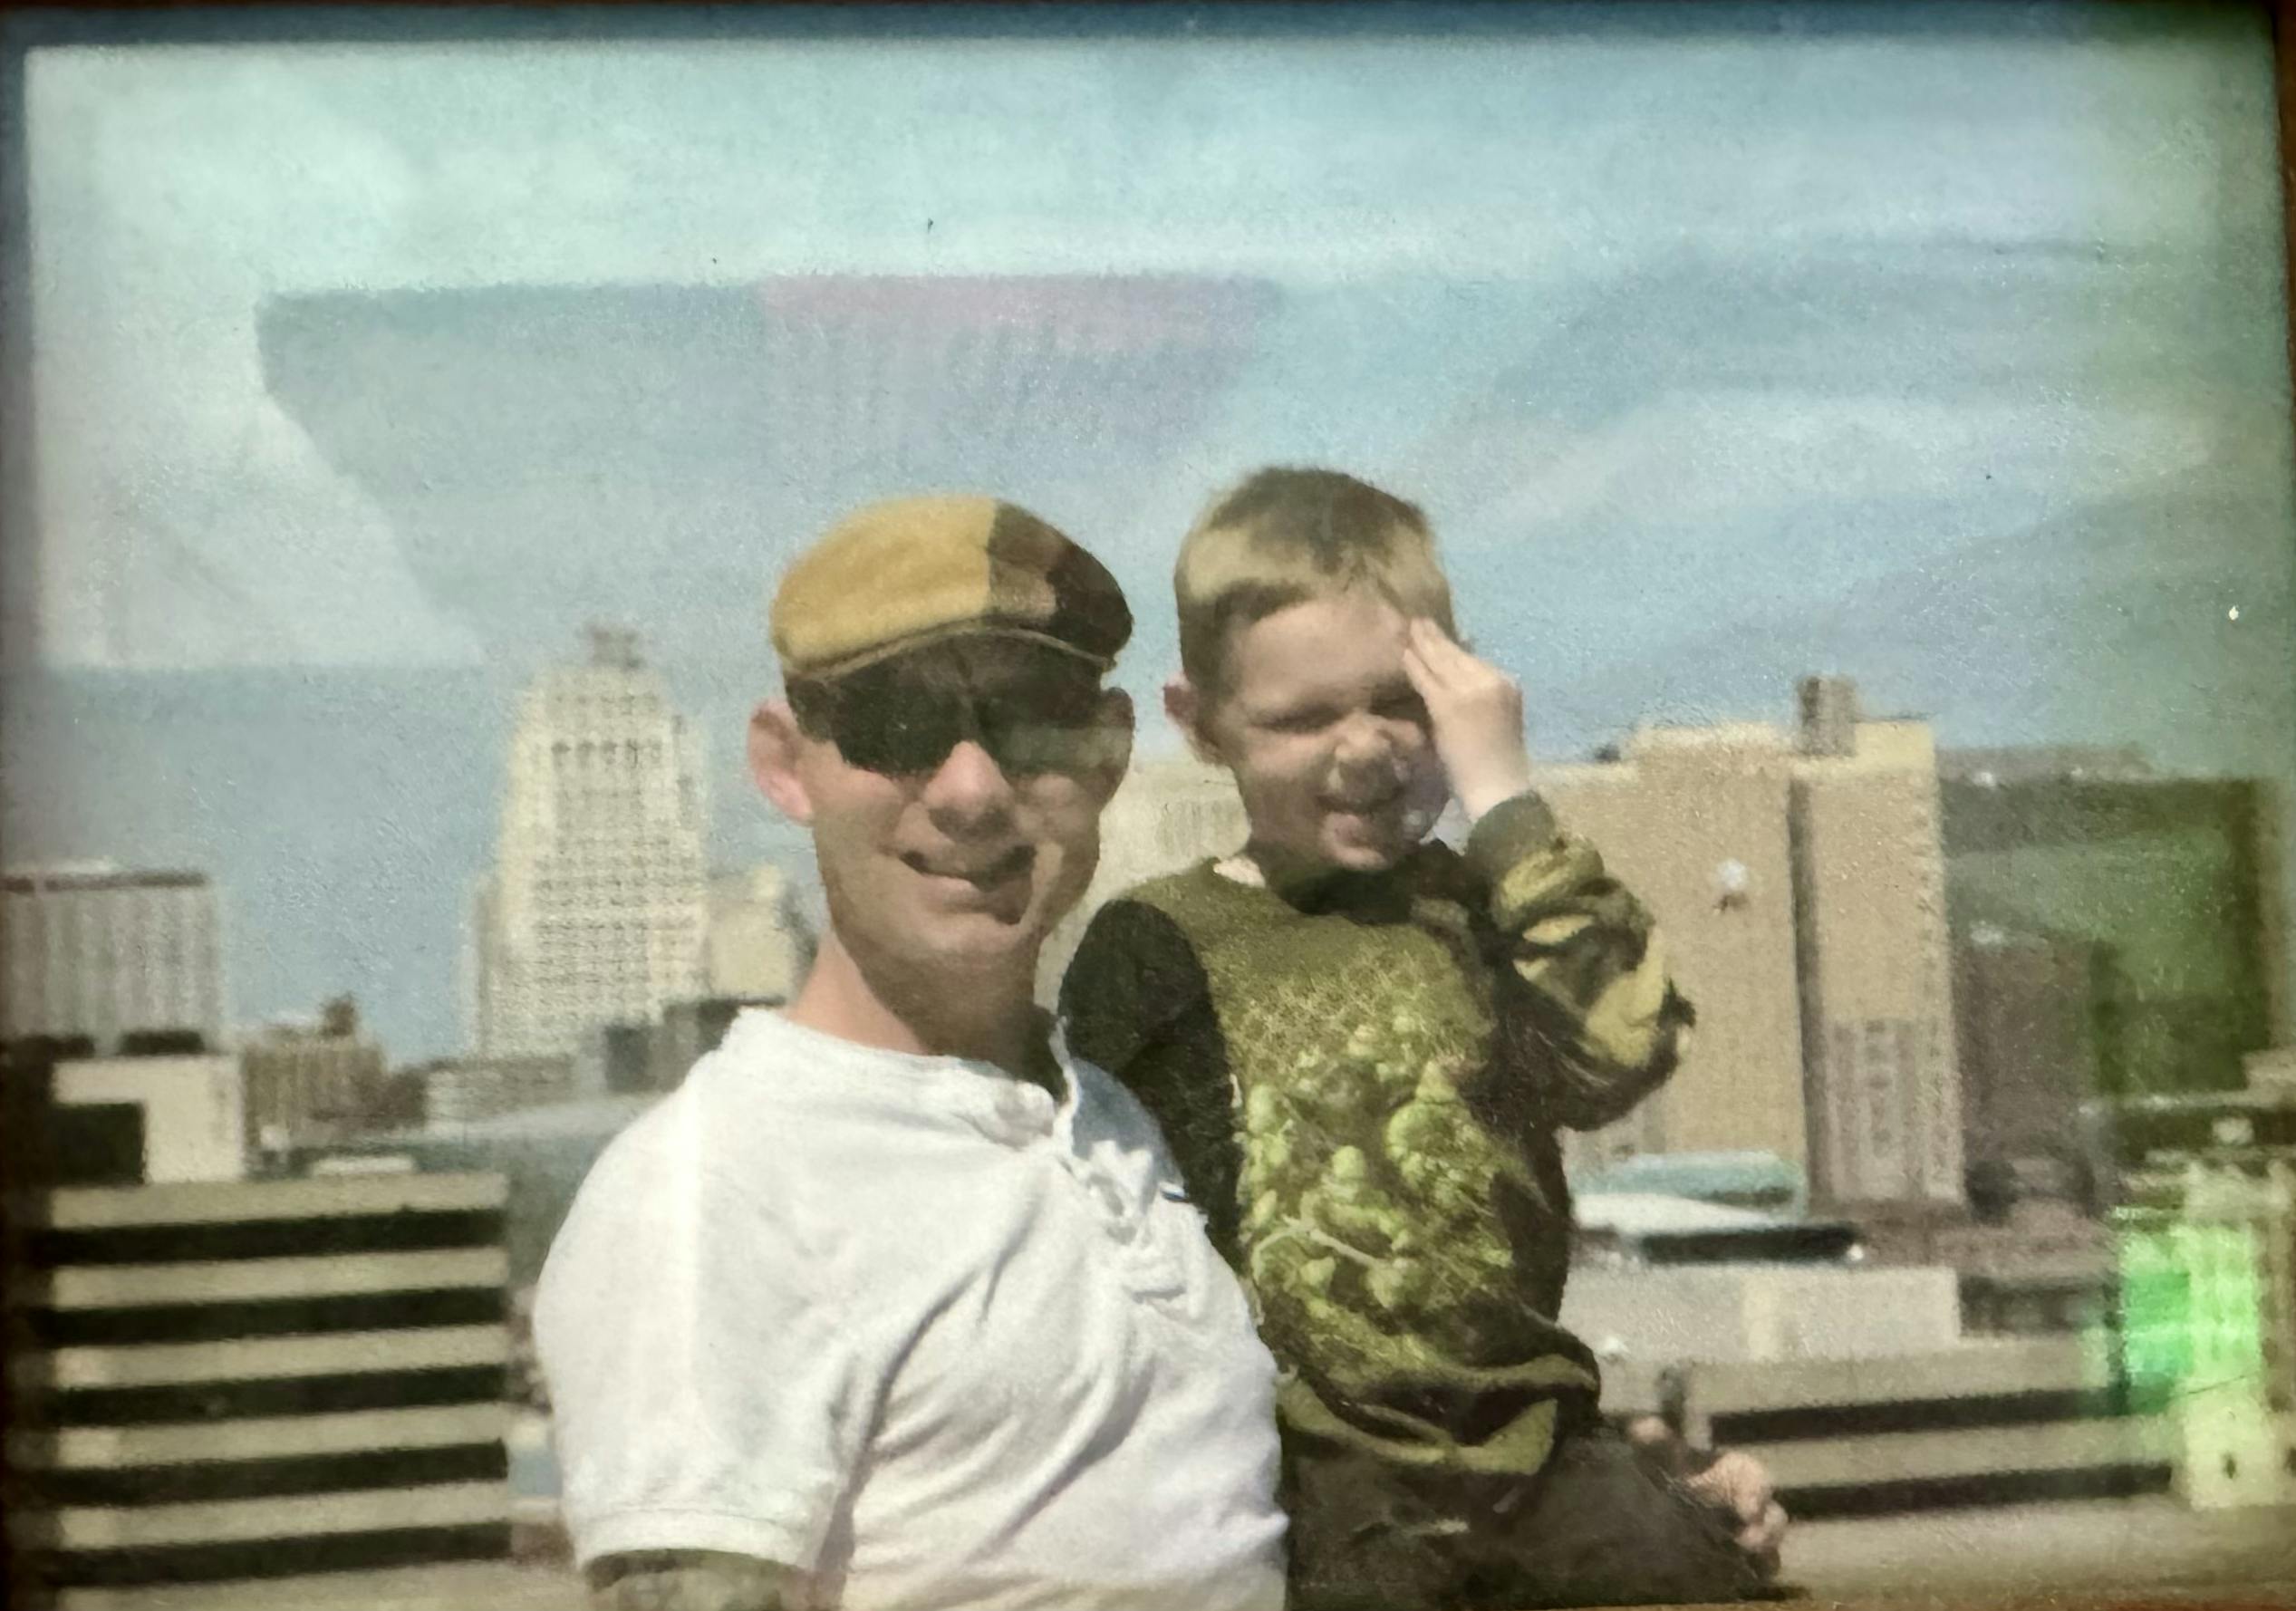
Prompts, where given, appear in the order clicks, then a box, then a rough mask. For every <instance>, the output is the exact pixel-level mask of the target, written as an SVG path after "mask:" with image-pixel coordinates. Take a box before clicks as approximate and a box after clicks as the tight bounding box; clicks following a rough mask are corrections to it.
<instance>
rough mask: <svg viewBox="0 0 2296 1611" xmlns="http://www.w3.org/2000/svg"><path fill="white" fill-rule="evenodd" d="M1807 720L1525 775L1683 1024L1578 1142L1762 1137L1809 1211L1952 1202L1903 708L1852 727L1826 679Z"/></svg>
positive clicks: (1660, 739)
mask: <svg viewBox="0 0 2296 1611" xmlns="http://www.w3.org/2000/svg"><path fill="white" fill-rule="evenodd" d="M1803 702H1804V711H1803V720H1802V723H1801V725H1800V727H1799V729H1798V730H1797V731H1794V732H1791V733H1789V732H1787V731H1785V730H1783V729H1781V728H1776V727H1773V726H1770V725H1769V724H1765V723H1746V724H1738V725H1732V726H1722V727H1714V728H1645V729H1643V730H1641V731H1639V732H1637V733H1636V734H1635V735H1634V737H1633V738H1631V739H1630V740H1629V741H1628V743H1627V744H1626V747H1625V748H1624V751H1623V753H1622V754H1621V756H1620V757H1619V758H1618V759H1617V760H1616V761H1606V762H1598V763H1595V764H1591V765H1586V766H1569V767H1550V768H1547V769H1545V770H1543V771H1542V772H1541V774H1540V779H1539V782H1540V787H1541V788H1542V789H1543V790H1545V792H1546V793H1547V795H1548V798H1549V799H1550V800H1552V801H1553V802H1554V804H1555V805H1556V808H1557V809H1558V811H1559V812H1560V813H1561V814H1562V815H1564V817H1565V818H1566V819H1567V820H1568V822H1569V823H1570V824H1571V825H1572V826H1573V828H1574V829H1576V830H1577V831H1578V832H1580V833H1583V834H1587V836H1588V837H1589V838H1591V839H1592V840H1593V841H1594V842H1595V844H1597V845H1598V846H1599V847H1600V848H1601V850H1602V853H1603V854H1604V856H1605V858H1606V861H1607V862H1608V863H1609V864H1610V866H1611V867H1612V869H1613V870H1614V871H1615V872H1616V873H1617V874H1618V876H1619V877H1620V878H1621V879H1623V880H1624V881H1625V882H1626V883H1627V884H1628V885H1629V886H1630V887H1632V888H1633V889H1635V891H1636V892H1639V893H1640V894H1641V895H1642V896H1643V898H1644V899H1645V901H1646V902H1648V903H1649V905H1650V907H1651V909H1652V910H1653V912H1654V913H1655V914H1656V916H1657V918H1658V920H1659V922H1660V924H1661V926H1662V928H1663V930H1664V935H1665V941H1666V945H1667V950H1668V955H1669V957H1670V959H1671V960H1672V962H1673V966H1674V970H1675V973H1676V975H1677V977H1678V978H1679V979H1681V980H1682V983H1683V990H1684V992H1685V993H1686V994H1687V995H1689V997H1690V998H1691V999H1692V1000H1693V1003H1695V1005H1696V1007H1697V1009H1698V1025H1697V1027H1696V1029H1695V1030H1694V1031H1693V1036H1692V1040H1691V1045H1690V1050H1689V1052H1688V1055H1687V1056H1686V1057H1685V1059H1684V1062H1683V1067H1682V1069H1681V1071H1680V1072H1679V1073H1678V1074H1677V1075H1676V1076H1675V1077H1674V1080H1673V1081H1672V1082H1670V1084H1669V1085H1668V1086H1667V1087H1666V1088H1665V1089H1664V1091H1662V1092H1661V1093H1660V1094H1659V1095H1656V1096H1655V1097H1654V1098H1653V1099H1652V1100H1650V1101H1649V1102H1647V1103H1645V1105H1644V1106H1643V1107H1642V1109H1641V1110H1639V1111H1638V1112H1637V1113H1635V1114H1632V1115H1630V1116H1629V1117H1628V1118H1627V1119H1626V1120H1625V1121H1624V1122H1622V1123H1621V1124H1618V1125H1616V1126H1614V1127H1613V1128H1612V1129H1611V1130H1609V1131H1607V1132H1606V1133H1603V1134H1602V1135H1600V1136H1597V1137H1594V1138H1591V1140H1590V1141H1589V1142H1587V1143H1582V1144H1581V1145H1580V1146H1579V1149H1578V1155H1579V1156H1580V1157H1582V1158H1587V1157H1588V1155H1589V1154H1592V1158H1591V1159H1590V1161H1599V1160H1600V1159H1601V1158H1602V1157H1604V1156H1605V1155H1616V1154H1618V1153H1629V1152H1719V1151H1735V1150H1741V1149H1759V1150H1762V1151H1766V1152H1770V1153H1776V1154H1777V1155H1778V1156H1780V1157H1781V1158H1784V1159H1786V1160H1788V1161H1789V1162H1796V1163H1799V1164H1800V1165H1801V1166H1802V1167H1804V1168H1805V1169H1807V1170H1808V1171H1809V1180H1810V1191H1811V1196H1812V1199H1813V1200H1814V1201H1817V1202H1818V1203H1819V1204H1821V1205H1826V1206H1830V1207H1837V1208H1838V1207H1845V1206H1850V1205H1857V1204H1884V1203H1887V1204H1912V1205H1920V1204H1937V1205H1952V1204H1956V1203H1958V1202H1959V1201H1961V1200H1962V1195H1963V1191H1962V1161H1961V1104H1960V1091H1959V1079H1958V1074H1957V1064H1956V1057H1955V1049H1954V1014H1953V991H1952V981H1951V977H1950V970H1949V953H1948V947H1947V941H1946V928H1945V906H1944V848H1943V844H1942V841H1941V840H1940V837H1939V832H1938V815H1937V766H1936V749H1935V745H1934V740H1933V738H1932V736H1931V732H1930V729H1929V727H1928V725H1927V724H1926V723H1925V722H1919V721H1867V720H1864V719H1861V718H1859V716H1858V715H1857V707H1856V694H1855V690H1852V689H1851V688H1850V687H1849V686H1848V685H1847V684H1846V683H1843V682H1840V681H1838V680H1828V679H1811V680H1809V681H1808V682H1806V683H1805V684H1804V686H1803Z"/></svg>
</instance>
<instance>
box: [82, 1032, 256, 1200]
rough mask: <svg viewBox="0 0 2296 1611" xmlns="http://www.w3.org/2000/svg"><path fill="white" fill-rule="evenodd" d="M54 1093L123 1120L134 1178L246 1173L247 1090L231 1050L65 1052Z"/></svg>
mask: <svg viewBox="0 0 2296 1611" xmlns="http://www.w3.org/2000/svg"><path fill="white" fill-rule="evenodd" d="M52 1100H53V1103H54V1105H55V1106H56V1107H57V1108H58V1109H63V1110H70V1109H74V1108H78V1109H82V1110H101V1111H102V1112H103V1113H104V1114H106V1115H107V1116H116V1117H117V1118H118V1119H120V1120H121V1121H124V1122H125V1123H126V1124H128V1125H129V1126H130V1131H129V1137H130V1139H129V1151H128V1157H129V1158H130V1159H133V1158H135V1157H137V1156H138V1155H139V1154H140V1172H139V1174H138V1176H137V1178H139V1179H141V1180H143V1181H146V1182H150V1183H151V1184H153V1185H173V1184H180V1183H183V1182H190V1181H236V1180H244V1179H245V1178H246V1173H247V1133H246V1088H245V1085H243V1083H242V1078H241V1074H240V1067H239V1059H238V1058H237V1057H236V1056H232V1055H230V1054H228V1053H221V1052H207V1053H198V1054H191V1055H187V1056H140V1057H82V1058H72V1059H68V1060H66V1061H63V1062H60V1063H58V1064H57V1065H56V1066H55V1085H54V1086H53V1097H52ZM123 1162H124V1160H123Z"/></svg>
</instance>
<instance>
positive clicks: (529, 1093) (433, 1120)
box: [410, 1056, 574, 1129]
mask: <svg viewBox="0 0 2296 1611" xmlns="http://www.w3.org/2000/svg"><path fill="white" fill-rule="evenodd" d="M410 1072H412V1073H413V1074H415V1075H417V1076H420V1079H421V1082H422V1123H424V1124H427V1125H429V1126H430V1127H432V1128H434V1129H436V1128H442V1127H447V1126H451V1125H456V1124H476V1123H477V1122H478V1121H479V1120H481V1119H492V1118H498V1117H500V1116H501V1115H502V1114H515V1113H523V1112H524V1111H526V1109H528V1108H535V1107H548V1106H550V1105H552V1104H554V1103H559V1102H564V1101H566V1100H568V1099H569V1098H570V1097H572V1096H573V1095H574V1058H572V1057H566V1056H538V1057H446V1058H441V1059H439V1061H437V1062H433V1063H427V1064H424V1065H423V1066H421V1067H420V1068H417V1069H414V1070H411V1071H410Z"/></svg>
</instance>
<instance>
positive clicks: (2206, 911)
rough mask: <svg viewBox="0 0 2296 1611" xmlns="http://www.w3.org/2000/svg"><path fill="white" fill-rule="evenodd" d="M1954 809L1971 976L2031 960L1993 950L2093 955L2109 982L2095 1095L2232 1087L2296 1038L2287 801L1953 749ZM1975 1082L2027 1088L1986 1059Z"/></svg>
mask: <svg viewBox="0 0 2296 1611" xmlns="http://www.w3.org/2000/svg"><path fill="white" fill-rule="evenodd" d="M1941 767H1942V771H1943V774H1944V777H1943V784H1942V789H1941V793H1942V800H1943V806H1944V813H1943V815H1944V841H1945V856H1946V870H1947V889H1948V891H1949V894H1950V907H1951V911H1950V916H1951V919H1952V925H1953V932H1954V946H1955V949H1956V951H1957V952H1958V953H1959V965H1960V967H1961V969H1962V970H1963V972H1964V973H1968V972H1972V971H1982V970H1984V969H1988V968H1990V967H1991V966H1992V965H1993V964H1995V963H2005V964H2008V965H2009V966H2011V967H2012V968H2013V967H2015V966H2017V964H2018V959H2017V957H2016V956H2015V954H2014V953H2013V952H2012V953H2002V952H2000V951H1997V950H1996V951H1993V952H1991V953H1990V954H1989V953H1988V950H1987V948H1986V947H1984V946H1982V945H1981V944H1980V943H1979V937H1981V936H1983V935H1986V934H1989V933H1993V932H2000V933H2005V934H2010V935H2048V936H2051V937H2053V938H2054V940H2055V941H2056V942H2058V943H2060V944H2063V945H2069V946H2076V947H2087V948H2089V950H2090V951H2091V953H2092V966H2093V969H2094V979H2093V980H2092V991H2091V994H2092V1001H2091V1006H2090V1012H2089V1020H2090V1022H2089V1034H2088V1036H2087V1039H2088V1042H2089V1044H2088V1046H2087V1047H2086V1048H2084V1049H2081V1050H2078V1051H2073V1050H2068V1051H2067V1052H2066V1054H2065V1055H2066V1056H2069V1057H2071V1058H2072V1059H2073V1060H2075V1061H2076V1062H2078V1063H2079V1064H2081V1065H2082V1066H2093V1076H2092V1077H2093V1081H2094V1084H2093V1085H2092V1087H2091V1088H2090V1089H2089V1090H2087V1091H2084V1092H2083V1093H2082V1095H2083V1096H2084V1098H2086V1097H2087V1096H2089V1095H2098V1096H2108V1097H2109V1096H2118V1095H2146V1094H2161V1095H2167V1094H2175V1093H2179V1092H2200V1091H2211V1090H2228V1089H2232V1088H2234V1087H2237V1086H2238V1085H2240V1083H2241V1059H2242V1057H2243V1056H2245V1055H2246V1054H2248V1053H2251V1052H2254V1051H2257V1050H2259V1049H2261V1048H2262V1047H2267V1046H2270V1045H2272V1044H2273V1043H2274V1042H2276V1041H2281V1040H2285V1039H2287V1038H2289V1037H2290V1036H2289V1025H2288V1023H2287V1017H2288V1012H2287V1008H2288V1003H2287V1002H2285V1001H2284V1000H2282V999H2281V998H2280V992H2279V991H2278V989H2277V981H2278V979H2280V977H2281V962H2280V948H2281V945H2282V933H2281V926H2282V925H2281V919H2282V913H2281V912H2280V910H2279V901H2278V899H2277V896H2276V893H2275V892H2276V891H2277V890H2278V889H2279V888H2280V887H2281V883H2282V881H2281V877H2280V873H2279V870H2278V867H2277V862H2278V858H2279V847H2278V845H2277V844H2276V842H2275V837H2274V834H2272V824H2273V823H2274V822H2275V821H2276V820H2277V819H2278V817H2279V815H2280V814H2279V811H2278V809H2277V807H2276V806H2275V805H2274V804H2273V801H2272V791H2271V789H2270V788H2269V787H2268V786H2266V785H2265V784H2263V783H2261V782H2258V781H2256V780H2253V779H2246V778H2203V777H2158V776H2156V775H2154V774H2153V773H2152V772H2151V771H2150V769H2149V768H2147V767H2145V766H2144V764H2143V762H2142V759H2141V757H2135V756H2130V755H2128V754H2127V753H2126V752H2122V751H2113V750H2107V751H2098V750H2091V749H2063V748H2033V749H2026V750H1970V751H1959V752H1953V751H1949V752H1947V753H1946V754H1945V755H1944V757H1942V758H1941ZM1973 1052H1976V1053H1980V1054H1982V1055H1975V1056H1973V1058H1972V1060H1971V1062H1970V1066H1969V1076H1968V1077H1969V1078H1970V1080H1971V1081H1972V1082H1973V1084H1988V1085H1990V1084H1992V1083H1996V1082H1997V1081H1999V1080H2000V1079H2002V1078H2005V1077H2007V1078H2013V1077H2014V1074H2013V1071H2012V1072H2011V1073H2010V1074H2008V1075H2004V1074H2002V1072H2000V1071H1999V1070H1998V1069H1997V1068H1996V1066H1995V1065H1994V1062H1993V1060H1992V1053H1991V1050H1990V1048H1973Z"/></svg>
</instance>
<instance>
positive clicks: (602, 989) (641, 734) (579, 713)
mask: <svg viewBox="0 0 2296 1611" xmlns="http://www.w3.org/2000/svg"><path fill="white" fill-rule="evenodd" d="M708 827H709V811H708V807H707V804H706V802H705V800H704V797H703V792H702V786H701V757H700V751H699V743H698V741H697V739H696V738H695V736H694V735H693V734H692V733H691V732H690V730H689V729H688V728H687V727H686V724H685V721H684V719H682V718H680V716H679V714H678V713H677V711H676V710H675V709H672V707H671V706H670V697H669V690H668V688H667V687H666V686H665V685H664V683H663V682H662V680H661V675H660V674H659V673H658V672H656V671H654V670H651V668H649V667H648V666H646V665H645V664H644V663H643V661H641V659H640V658H639V654H638V647H637V642H636V639H635V638H634V636H632V634H631V633H629V632H622V631H617V630H613V629H608V628H604V627H593V629H591V633H590V658H589V660H588V661H587V662H586V663H584V664H582V665H574V666H556V667H553V668H551V669H550V670H547V671H545V672H544V674H543V675H542V676H541V677H540V678H539V679H538V680H536V681H535V683H534V684H533V685H532V686H531V687H529V688H528V689H527V690H526V695H525V698H524V699H523V700H522V702H521V704H520V707H519V714H518V725H517V729H516V734H515V735H514V737H513V738H512V741H511V751H510V763H509V769H508V777H507V780H506V787H505V789H504V794H503V805H502V833H501V849H500V852H499V854H498V855H497V860H496V864H495V869H494V873H493V874H492V876H491V877H490V878H488V879H487V880H486V881H485V883H483V885H482V886H481V888H480V889H479V891H478V895H477V899H476V901H475V902H474V908H475V910H474V913H473V917H474V921H473V923H472V938H473V946H472V954H471V957H470V960H469V962H470V972H471V987H472V989H471V1001H470V1008H471V1012H472V1016H473V1019H474V1022H473V1026H472V1028H473V1034H472V1039H473V1041H474V1042H475V1043H476V1046H477V1047H478V1051H479V1053H480V1054H481V1055H482V1056H487V1057H497V1058H499V1057H535V1056H571V1055H573V1054H574V1053H575V1052H577V1051H579V1050H580V1048H581V1047H582V1046H583V1045H584V1042H585V1040H586V1039H587V1038H588V1037H590V1036H592V1035H593V1034H594V1033H595V1032H596V1031H597V1030H598V1029H599V1028H600V1027H603V1026H604V1025H607V1024H618V1023H650V1022H651V1021H653V1020H654V1019H655V1018H658V1017H659V1016H660V1015H661V1008H662V1006H663V1005H664V1004H665V1003H667V1002H670V1001H679V1000H685V999H688V998H692V997H696V996H699V995H701V994H702V993H703V992H704V989H705V985H706V975H707V971H708V957H707V937H708V924H709V880H708V870H707V869H708V863H707V861H706V858H705V843H706V835H707V833H708Z"/></svg>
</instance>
